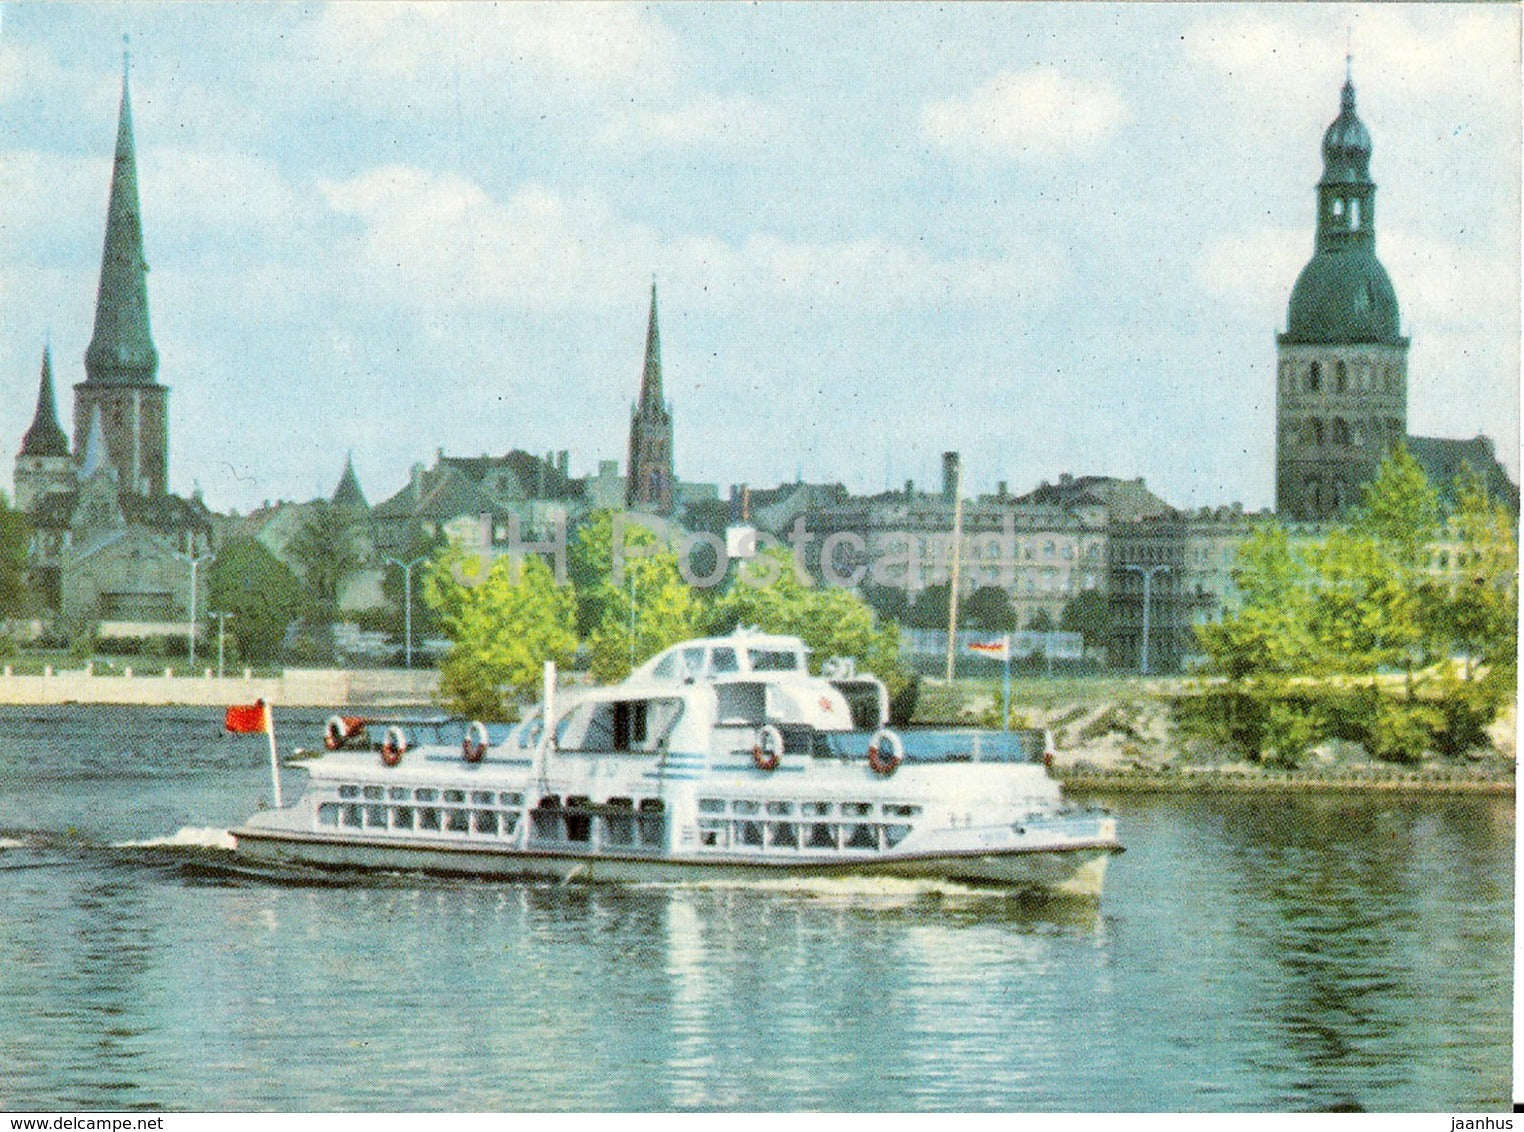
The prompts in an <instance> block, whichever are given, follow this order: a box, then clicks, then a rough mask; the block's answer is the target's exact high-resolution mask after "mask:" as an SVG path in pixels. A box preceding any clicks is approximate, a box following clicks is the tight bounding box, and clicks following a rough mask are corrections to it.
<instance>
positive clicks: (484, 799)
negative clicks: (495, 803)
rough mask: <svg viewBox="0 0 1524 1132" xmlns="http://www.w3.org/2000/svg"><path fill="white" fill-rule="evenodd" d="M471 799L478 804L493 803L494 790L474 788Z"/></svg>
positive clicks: (488, 804) (486, 804) (487, 804)
mask: <svg viewBox="0 0 1524 1132" xmlns="http://www.w3.org/2000/svg"><path fill="white" fill-rule="evenodd" d="M471 801H473V802H475V803H476V804H477V805H478V806H490V805H492V791H490V790H473V791H471Z"/></svg>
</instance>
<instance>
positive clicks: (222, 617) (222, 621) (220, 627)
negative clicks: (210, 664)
mask: <svg viewBox="0 0 1524 1132" xmlns="http://www.w3.org/2000/svg"><path fill="white" fill-rule="evenodd" d="M207 616H208V617H215V618H217V679H219V680H221V679H222V640H223V634H224V633H225V632H226V630H227V621H228V618H229V617H232V616H233V614H231V613H208V614H207Z"/></svg>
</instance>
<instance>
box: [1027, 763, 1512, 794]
mask: <svg viewBox="0 0 1524 1132" xmlns="http://www.w3.org/2000/svg"><path fill="white" fill-rule="evenodd" d="M1054 776H1055V777H1056V778H1058V780H1059V781H1060V782H1062V783H1063V784H1064V788H1065V789H1066V790H1069V791H1073V792H1075V793H1077V794H1087V793H1092V792H1095V793H1120V794H1230V793H1231V794H1255V793H1272V792H1276V791H1293V792H1295V793H1298V794H1308V793H1324V794H1340V793H1404V794H1485V795H1495V796H1509V797H1511V796H1513V794H1514V777H1513V775H1512V774H1508V775H1506V776H1505V775H1504V774H1503V773H1502V772H1501V771H1500V770H1499V769H1497V768H1491V769H1486V770H1468V769H1464V768H1449V767H1444V768H1436V767H1426V768H1421V769H1416V770H1407V769H1404V768H1402V767H1397V766H1390V767H1387V766H1372V767H1365V768H1360V769H1354V768H1350V769H1347V770H1343V771H1340V772H1338V773H1332V774H1330V773H1327V772H1319V771H1310V772H1304V771H1273V770H1267V769H1265V768H1263V767H1249V766H1243V767H1193V768H1190V769H1189V770H1184V771H1163V770H1155V769H1126V768H1117V769H1111V770H1101V769H1098V768H1093V767H1069V768H1065V769H1062V770H1058V769H1055V771H1054Z"/></svg>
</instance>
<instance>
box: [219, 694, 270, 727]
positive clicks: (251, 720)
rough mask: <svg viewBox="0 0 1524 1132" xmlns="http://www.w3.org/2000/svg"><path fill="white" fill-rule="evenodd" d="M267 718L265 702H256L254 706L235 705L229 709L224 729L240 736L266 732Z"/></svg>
mask: <svg viewBox="0 0 1524 1132" xmlns="http://www.w3.org/2000/svg"><path fill="white" fill-rule="evenodd" d="M267 718H268V717H267V716H266V714H265V701H264V700H255V701H254V702H253V703H252V704H234V705H233V706H232V707H230V708H228V714H227V718H226V719H225V720H224V721H223V727H224V728H226V729H227V730H228V731H235V732H238V733H239V734H252V733H256V732H261V731H264V730H266V720H267Z"/></svg>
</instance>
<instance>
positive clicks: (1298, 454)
mask: <svg viewBox="0 0 1524 1132" xmlns="http://www.w3.org/2000/svg"><path fill="white" fill-rule="evenodd" d="M1370 159H1371V136H1370V133H1369V132H1368V131H1367V130H1366V128H1365V124H1364V123H1363V122H1361V121H1360V119H1359V117H1358V116H1357V115H1356V114H1355V86H1354V82H1353V80H1352V78H1351V77H1350V76H1349V74H1348V73H1346V76H1345V80H1344V89H1343V91H1342V92H1341V95H1340V107H1339V116H1338V117H1337V118H1335V119H1334V121H1333V123H1332V125H1330V126H1329V127H1328V130H1327V132H1326V133H1325V134H1324V135H1323V178H1322V180H1320V181H1319V182H1318V189H1317V201H1318V216H1317V235H1316V238H1315V241H1314V247H1313V255H1312V259H1310V260H1309V261H1308V262H1307V266H1306V267H1304V268H1303V269H1302V273H1301V275H1299V276H1298V277H1297V281H1296V285H1295V286H1294V287H1293V288H1292V290H1291V303H1290V306H1289V308H1288V310H1287V315H1286V332H1285V333H1284V334H1280V335H1277V337H1276V343H1277V346H1278V350H1277V354H1278V360H1279V366H1278V367H1277V379H1276V402H1275V403H1276V410H1275V426H1276V453H1275V508H1276V511H1277V512H1278V513H1279V514H1280V516H1281V518H1283V519H1290V520H1293V521H1319V520H1324V519H1333V518H1336V517H1337V516H1339V515H1340V514H1341V513H1342V512H1343V511H1344V510H1345V509H1346V508H1348V507H1349V506H1350V505H1351V504H1352V503H1356V502H1358V501H1359V500H1360V497H1361V493H1360V489H1361V486H1362V485H1363V484H1365V483H1367V482H1369V481H1370V480H1371V479H1373V478H1374V477H1375V474H1376V469H1377V467H1378V465H1379V464H1380V462H1381V459H1382V457H1383V456H1384V455H1385V454H1386V452H1387V450H1388V449H1389V448H1390V447H1391V446H1392V445H1393V444H1396V443H1398V442H1400V441H1402V440H1403V439H1404V438H1405V437H1406V436H1407V428H1408V423H1407V422H1408V410H1407V404H1408V393H1407V390H1408V340H1407V339H1406V338H1404V337H1403V336H1402V334H1401V333H1400V328H1399V323H1398V317H1397V294H1396V292H1395V291H1394V290H1393V289H1392V281H1391V280H1390V279H1389V278H1388V277H1387V274H1386V269H1385V268H1383V267H1382V266H1381V261H1380V260H1378V259H1377V258H1376V186H1375V183H1374V182H1373V181H1372V180H1371V178H1370Z"/></svg>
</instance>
